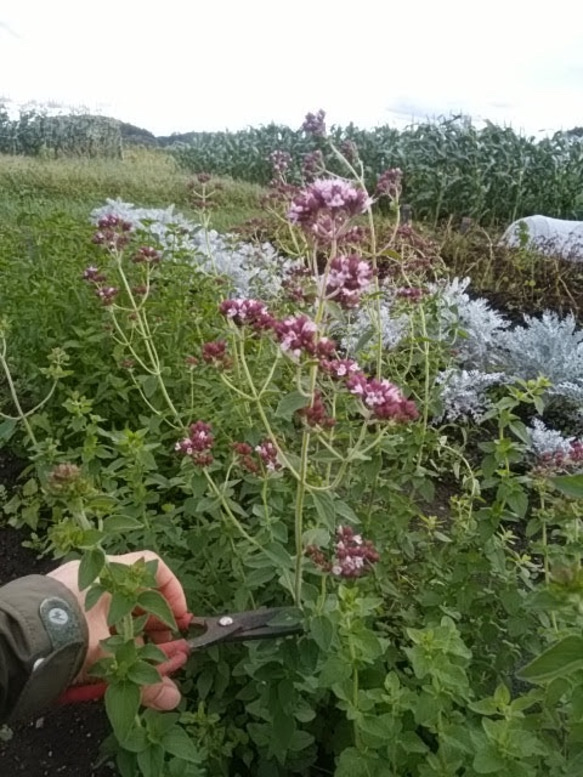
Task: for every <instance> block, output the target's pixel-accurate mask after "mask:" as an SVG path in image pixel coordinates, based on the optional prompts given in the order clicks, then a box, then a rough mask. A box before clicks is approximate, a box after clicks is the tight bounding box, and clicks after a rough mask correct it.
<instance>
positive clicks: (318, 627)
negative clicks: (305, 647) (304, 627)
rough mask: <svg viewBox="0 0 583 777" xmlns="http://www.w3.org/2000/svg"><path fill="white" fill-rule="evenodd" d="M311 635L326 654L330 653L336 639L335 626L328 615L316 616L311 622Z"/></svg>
mask: <svg viewBox="0 0 583 777" xmlns="http://www.w3.org/2000/svg"><path fill="white" fill-rule="evenodd" d="M310 634H311V635H312V638H313V639H314V641H315V642H316V644H317V645H318V647H319V648H320V650H322V651H323V652H324V653H326V652H328V650H329V649H330V645H331V644H332V640H333V639H334V626H333V624H332V621H331V620H330V618H328V617H327V616H326V615H316V617H315V618H312V620H311V621H310Z"/></svg>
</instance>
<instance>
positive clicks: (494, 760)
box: [473, 742, 507, 775]
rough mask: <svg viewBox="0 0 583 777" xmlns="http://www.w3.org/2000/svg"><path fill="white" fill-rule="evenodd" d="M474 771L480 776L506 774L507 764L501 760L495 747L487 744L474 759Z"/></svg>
mask: <svg viewBox="0 0 583 777" xmlns="http://www.w3.org/2000/svg"><path fill="white" fill-rule="evenodd" d="M473 766H474V770H475V771H476V772H477V773H478V774H496V775H499V774H504V772H505V771H506V766H507V764H506V762H505V761H504V759H503V758H501V756H500V754H499V753H498V751H497V750H496V748H495V747H494V745H492V744H490V743H489V742H488V743H485V744H484V745H483V747H481V748H480V750H479V751H478V752H477V754H476V757H475V758H474V764H473Z"/></svg>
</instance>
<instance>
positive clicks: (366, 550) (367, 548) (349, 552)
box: [305, 526, 380, 578]
mask: <svg viewBox="0 0 583 777" xmlns="http://www.w3.org/2000/svg"><path fill="white" fill-rule="evenodd" d="M333 552H334V555H333V558H332V560H328V558H327V557H326V554H325V552H324V551H323V550H321V548H318V547H317V546H315V545H309V546H308V547H307V548H306V551H305V553H306V556H308V558H310V559H311V560H312V561H313V562H314V564H315V565H316V566H318V567H320V568H321V569H322V570H323V571H324V572H331V573H332V574H333V575H335V576H336V577H344V578H356V577H362V576H363V575H364V574H366V573H367V572H370V571H371V569H372V566H373V564H376V563H377V562H378V561H379V560H380V554H379V552H378V551H377V549H376V548H375V546H374V545H373V543H372V542H371V541H370V540H364V539H363V538H362V536H361V535H360V534H355V532H354V529H352V527H350V526H339V527H338V529H337V530H336V542H335V543H334V551H333Z"/></svg>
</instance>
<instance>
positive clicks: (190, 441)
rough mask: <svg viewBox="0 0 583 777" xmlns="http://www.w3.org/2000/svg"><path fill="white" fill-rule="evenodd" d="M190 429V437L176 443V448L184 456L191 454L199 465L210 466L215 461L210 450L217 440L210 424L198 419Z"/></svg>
mask: <svg viewBox="0 0 583 777" xmlns="http://www.w3.org/2000/svg"><path fill="white" fill-rule="evenodd" d="M188 431H189V434H188V437H184V438H183V439H182V440H179V441H178V442H177V443H176V444H175V446H174V450H175V451H176V452H177V453H182V454H183V455H184V456H190V458H191V459H192V460H193V462H194V463H195V464H198V466H199V467H208V465H209V464H212V462H213V456H212V454H211V453H210V450H211V449H212V447H213V445H214V442H215V438H214V437H213V435H212V431H211V426H210V424H205V423H204V421H197V422H196V423H194V424H191V425H190V427H189V429H188Z"/></svg>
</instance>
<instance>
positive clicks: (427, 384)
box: [417, 305, 431, 467]
mask: <svg viewBox="0 0 583 777" xmlns="http://www.w3.org/2000/svg"><path fill="white" fill-rule="evenodd" d="M419 316H420V319H421V336H422V338H423V355H424V365H423V367H424V376H423V426H422V433H421V442H420V444H419V455H418V456H417V466H418V467H419V466H421V462H422V461H423V453H424V446H425V438H426V436H427V427H428V425H429V394H430V391H431V371H430V369H429V356H430V347H429V334H428V331H427V319H426V318H425V311H424V310H423V305H420V306H419Z"/></svg>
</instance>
